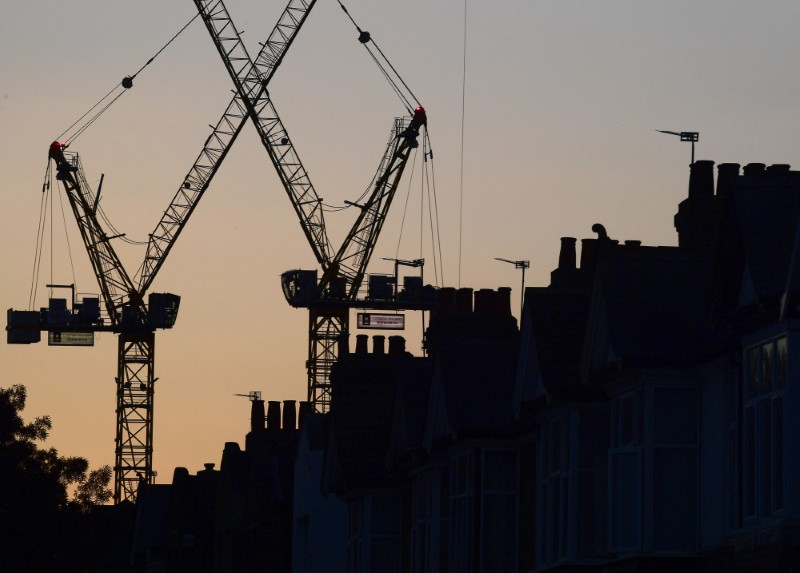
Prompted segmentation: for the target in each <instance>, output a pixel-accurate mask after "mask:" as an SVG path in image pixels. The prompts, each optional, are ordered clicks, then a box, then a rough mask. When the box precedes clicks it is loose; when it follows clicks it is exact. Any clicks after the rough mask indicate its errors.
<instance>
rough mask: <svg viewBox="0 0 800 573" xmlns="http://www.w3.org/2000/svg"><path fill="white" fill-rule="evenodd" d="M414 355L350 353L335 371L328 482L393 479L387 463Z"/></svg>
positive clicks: (356, 484) (376, 482) (363, 483)
mask: <svg viewBox="0 0 800 573" xmlns="http://www.w3.org/2000/svg"><path fill="white" fill-rule="evenodd" d="M419 360H424V359H420V358H414V357H412V356H411V355H407V354H404V355H400V356H395V355H375V354H366V355H358V354H351V355H349V356H344V357H341V358H340V359H339V361H338V362H337V363H336V364H335V365H334V368H333V370H332V371H331V384H332V394H331V409H330V423H331V434H330V440H331V443H330V445H329V448H333V449H334V450H335V451H334V452H333V453H332V454H331V455H329V456H328V458H327V459H326V464H329V463H333V465H334V466H335V467H330V468H329V469H328V471H329V472H330V476H331V477H330V480H331V483H330V487H331V488H332V489H334V490H336V489H338V488H342V487H347V488H352V487H360V486H368V485H380V484H382V483H386V482H387V481H388V480H390V479H391V476H390V472H389V469H388V468H387V464H386V457H387V450H388V447H389V432H390V425H391V420H392V412H393V408H394V401H395V396H396V388H397V384H398V380H399V379H400V378H401V375H400V373H401V372H403V371H404V370H405V369H409V368H411V369H415V368H416V367H415V361H419Z"/></svg>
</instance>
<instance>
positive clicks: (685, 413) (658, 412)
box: [653, 388, 697, 445]
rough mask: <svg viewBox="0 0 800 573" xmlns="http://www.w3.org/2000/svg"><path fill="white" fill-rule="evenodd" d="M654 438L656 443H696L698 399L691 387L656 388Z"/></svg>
mask: <svg viewBox="0 0 800 573" xmlns="http://www.w3.org/2000/svg"><path fill="white" fill-rule="evenodd" d="M654 400H655V423H654V426H653V440H654V442H655V443H656V444H681V445H694V444H695V442H696V440H697V414H696V412H697V401H696V398H695V392H694V390H692V389H691V388H656V390H655V394H654Z"/></svg>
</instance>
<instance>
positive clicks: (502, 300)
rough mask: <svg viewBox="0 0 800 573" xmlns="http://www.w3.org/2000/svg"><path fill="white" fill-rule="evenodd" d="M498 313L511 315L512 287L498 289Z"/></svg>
mask: <svg viewBox="0 0 800 573" xmlns="http://www.w3.org/2000/svg"><path fill="white" fill-rule="evenodd" d="M496 300H497V314H499V315H500V316H511V287H500V288H498V289H497V299H496Z"/></svg>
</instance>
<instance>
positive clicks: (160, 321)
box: [147, 292, 181, 328]
mask: <svg viewBox="0 0 800 573" xmlns="http://www.w3.org/2000/svg"><path fill="white" fill-rule="evenodd" d="M180 305H181V297H180V296H178V295H176V294H172V293H169V292H153V293H150V296H148V297H147V322H148V324H149V325H150V326H151V327H152V328H172V327H173V326H174V325H175V321H176V320H177V319H178V307H180Z"/></svg>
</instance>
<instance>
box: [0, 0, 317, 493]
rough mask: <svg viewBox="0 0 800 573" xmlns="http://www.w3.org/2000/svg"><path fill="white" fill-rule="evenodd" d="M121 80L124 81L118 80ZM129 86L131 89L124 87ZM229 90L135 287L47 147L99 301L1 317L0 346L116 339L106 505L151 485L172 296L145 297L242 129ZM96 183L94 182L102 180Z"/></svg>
mask: <svg viewBox="0 0 800 573" xmlns="http://www.w3.org/2000/svg"><path fill="white" fill-rule="evenodd" d="M315 2H316V0H290V1H289V3H288V5H287V7H286V8H285V9H284V11H283V13H282V14H281V16H280V18H279V19H278V23H277V25H276V26H275V28H274V29H273V31H272V33H271V34H270V36H269V37H268V39H267V41H266V42H264V44H263V45H262V49H261V51H260V52H259V54H258V57H257V61H258V62H259V66H260V70H261V72H262V76H261V80H262V83H263V85H264V86H266V84H267V83H268V82H269V80H270V79H271V77H272V74H273V73H274V72H275V70H276V68H277V67H278V65H280V63H281V62H282V60H283V57H284V55H285V54H286V51H287V50H288V48H289V46H290V45H291V44H292V42H293V40H294V38H295V37H296V35H297V33H298V32H299V30H300V28H301V26H302V25H303V23H304V22H305V19H306V17H307V16H308V13H309V11H310V10H311V8H312V7H313V6H314V4H315ZM126 79H128V78H126ZM123 85H124V87H126V88H129V87H130V86H131V85H132V82H130V81H129V82H127V85H126V84H125V82H124V81H123ZM249 113H250V112H249V107H248V106H247V105H246V102H245V100H244V99H243V98H242V97H241V96H240V95H239V94H238V93H237V94H235V95H234V96H233V98H232V100H231V103H230V104H229V106H228V107H227V109H226V110H225V112H224V113H223V115H222V117H221V118H220V120H219V121H218V122H217V123H216V125H215V126H214V127H213V128H212V129H213V130H212V132H211V134H210V135H209V136H208V138H207V139H206V140H205V143H204V146H203V149H202V150H201V152H200V154H199V155H198V157H197V159H196V161H195V163H194V165H193V166H192V167H191V169H190V170H189V172H188V173H187V175H186V177H185V178H184V179H183V181H182V183H181V185H180V187H179V189H178V191H177V192H176V194H175V196H174V197H173V199H172V201H171V202H170V204H169V206H168V207H167V209H166V210H165V211H164V214H163V216H162V217H161V219H160V220H159V222H158V223H157V225H156V227H155V230H154V231H153V233H151V234H150V237H149V241H148V246H147V252H146V255H145V258H144V261H143V263H142V264H141V266H140V267H139V270H138V273H137V276H138V280H137V281H134V280H133V278H132V277H131V276H130V275H129V274H128V272H127V271H126V270H125V267H124V266H123V264H122V262H121V261H120V258H119V257H118V256H117V253H116V251H115V249H114V247H113V245H112V240H113V239H115V238H117V237H119V235H110V234H108V233H107V232H106V231H105V230H104V229H103V227H102V225H101V224H100V222H99V220H98V218H97V211H98V206H99V196H100V189H99V188H98V191H97V193H94V192H93V191H92V190H91V188H90V186H89V184H88V182H87V180H86V176H85V174H84V171H83V167H82V164H81V161H80V157H79V156H78V154H77V153H73V152H71V151H67V150H66V147H67V146H66V144H63V143H60V142H54V143H53V144H51V146H50V151H49V158H50V159H51V160H52V163H53V164H54V165H55V168H56V172H57V173H56V179H57V180H59V181H61V183H62V185H63V188H64V191H65V194H66V196H67V199H68V202H69V204H70V207H71V209H72V212H73V215H74V216H75V220H76V221H77V224H78V229H79V231H80V234H81V238H82V240H83V243H84V246H85V248H86V251H87V253H88V255H89V260H90V262H91V265H92V269H93V271H94V274H95V277H96V278H97V282H98V285H99V288H100V291H101V296H102V299H103V305H104V307H105V316H102V315H101V310H100V300H99V298H97V297H91V296H85V297H83V299H82V300H81V301H77V300H75V294H74V285H50V286H52V287H55V286H66V287H69V288H71V290H72V301H71V303H72V307H71V308H68V307H67V304H66V299H54V298H51V299H50V302H49V305H48V307H46V308H43V309H41V310H39V311H17V310H14V309H9V310H8V323H7V326H6V330H7V341H8V343H11V344H29V343H35V342H39V341H40V340H41V332H44V331H46V332H47V333H48V343H49V344H50V345H91V344H93V342H94V333H95V332H113V333H116V334H118V335H119V340H118V353H117V358H118V360H117V375H116V377H115V382H116V394H117V401H116V438H115V463H114V502H115V503H119V502H120V501H122V500H130V501H134V500H135V499H136V493H137V489H138V485H139V483H140V482H142V481H144V482H146V483H151V482H152V480H153V477H154V472H153V405H154V404H153V396H154V389H155V382H156V381H157V378H156V377H155V370H154V366H155V330H157V329H167V328H172V326H173V325H174V324H175V320H176V318H177V313H178V307H179V304H180V297H179V296H177V295H174V294H170V293H151V294H149V296H148V297H147V303H145V302H144V301H145V294H146V293H147V291H148V290H149V288H150V286H151V285H152V283H153V281H154V280H155V278H156V275H157V274H158V271H159V270H160V269H161V267H162V265H163V264H164V261H165V260H166V258H167V255H168V254H169V252H170V250H171V249H172V247H173V246H174V244H175V241H176V239H177V238H178V236H179V235H180V233H181V231H182V230H183V228H184V227H185V225H186V223H187V222H188V220H189V218H190V216H191V214H192V212H193V211H194V209H195V207H196V206H197V204H198V201H199V200H200V198H201V197H202V195H203V193H204V192H205V190H206V189H207V188H208V186H209V184H210V183H211V180H212V179H213V177H214V175H215V174H216V172H217V170H218V169H219V167H220V165H221V164H222V161H223V160H224V158H225V157H226V155H227V153H228V151H229V150H230V147H231V145H232V144H233V142H234V141H235V140H236V138H237V136H238V135H239V133H240V132H241V130H242V128H243V126H244V124H245V122H246V121H247V117H248V114H249ZM101 184H102V179H101Z"/></svg>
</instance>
